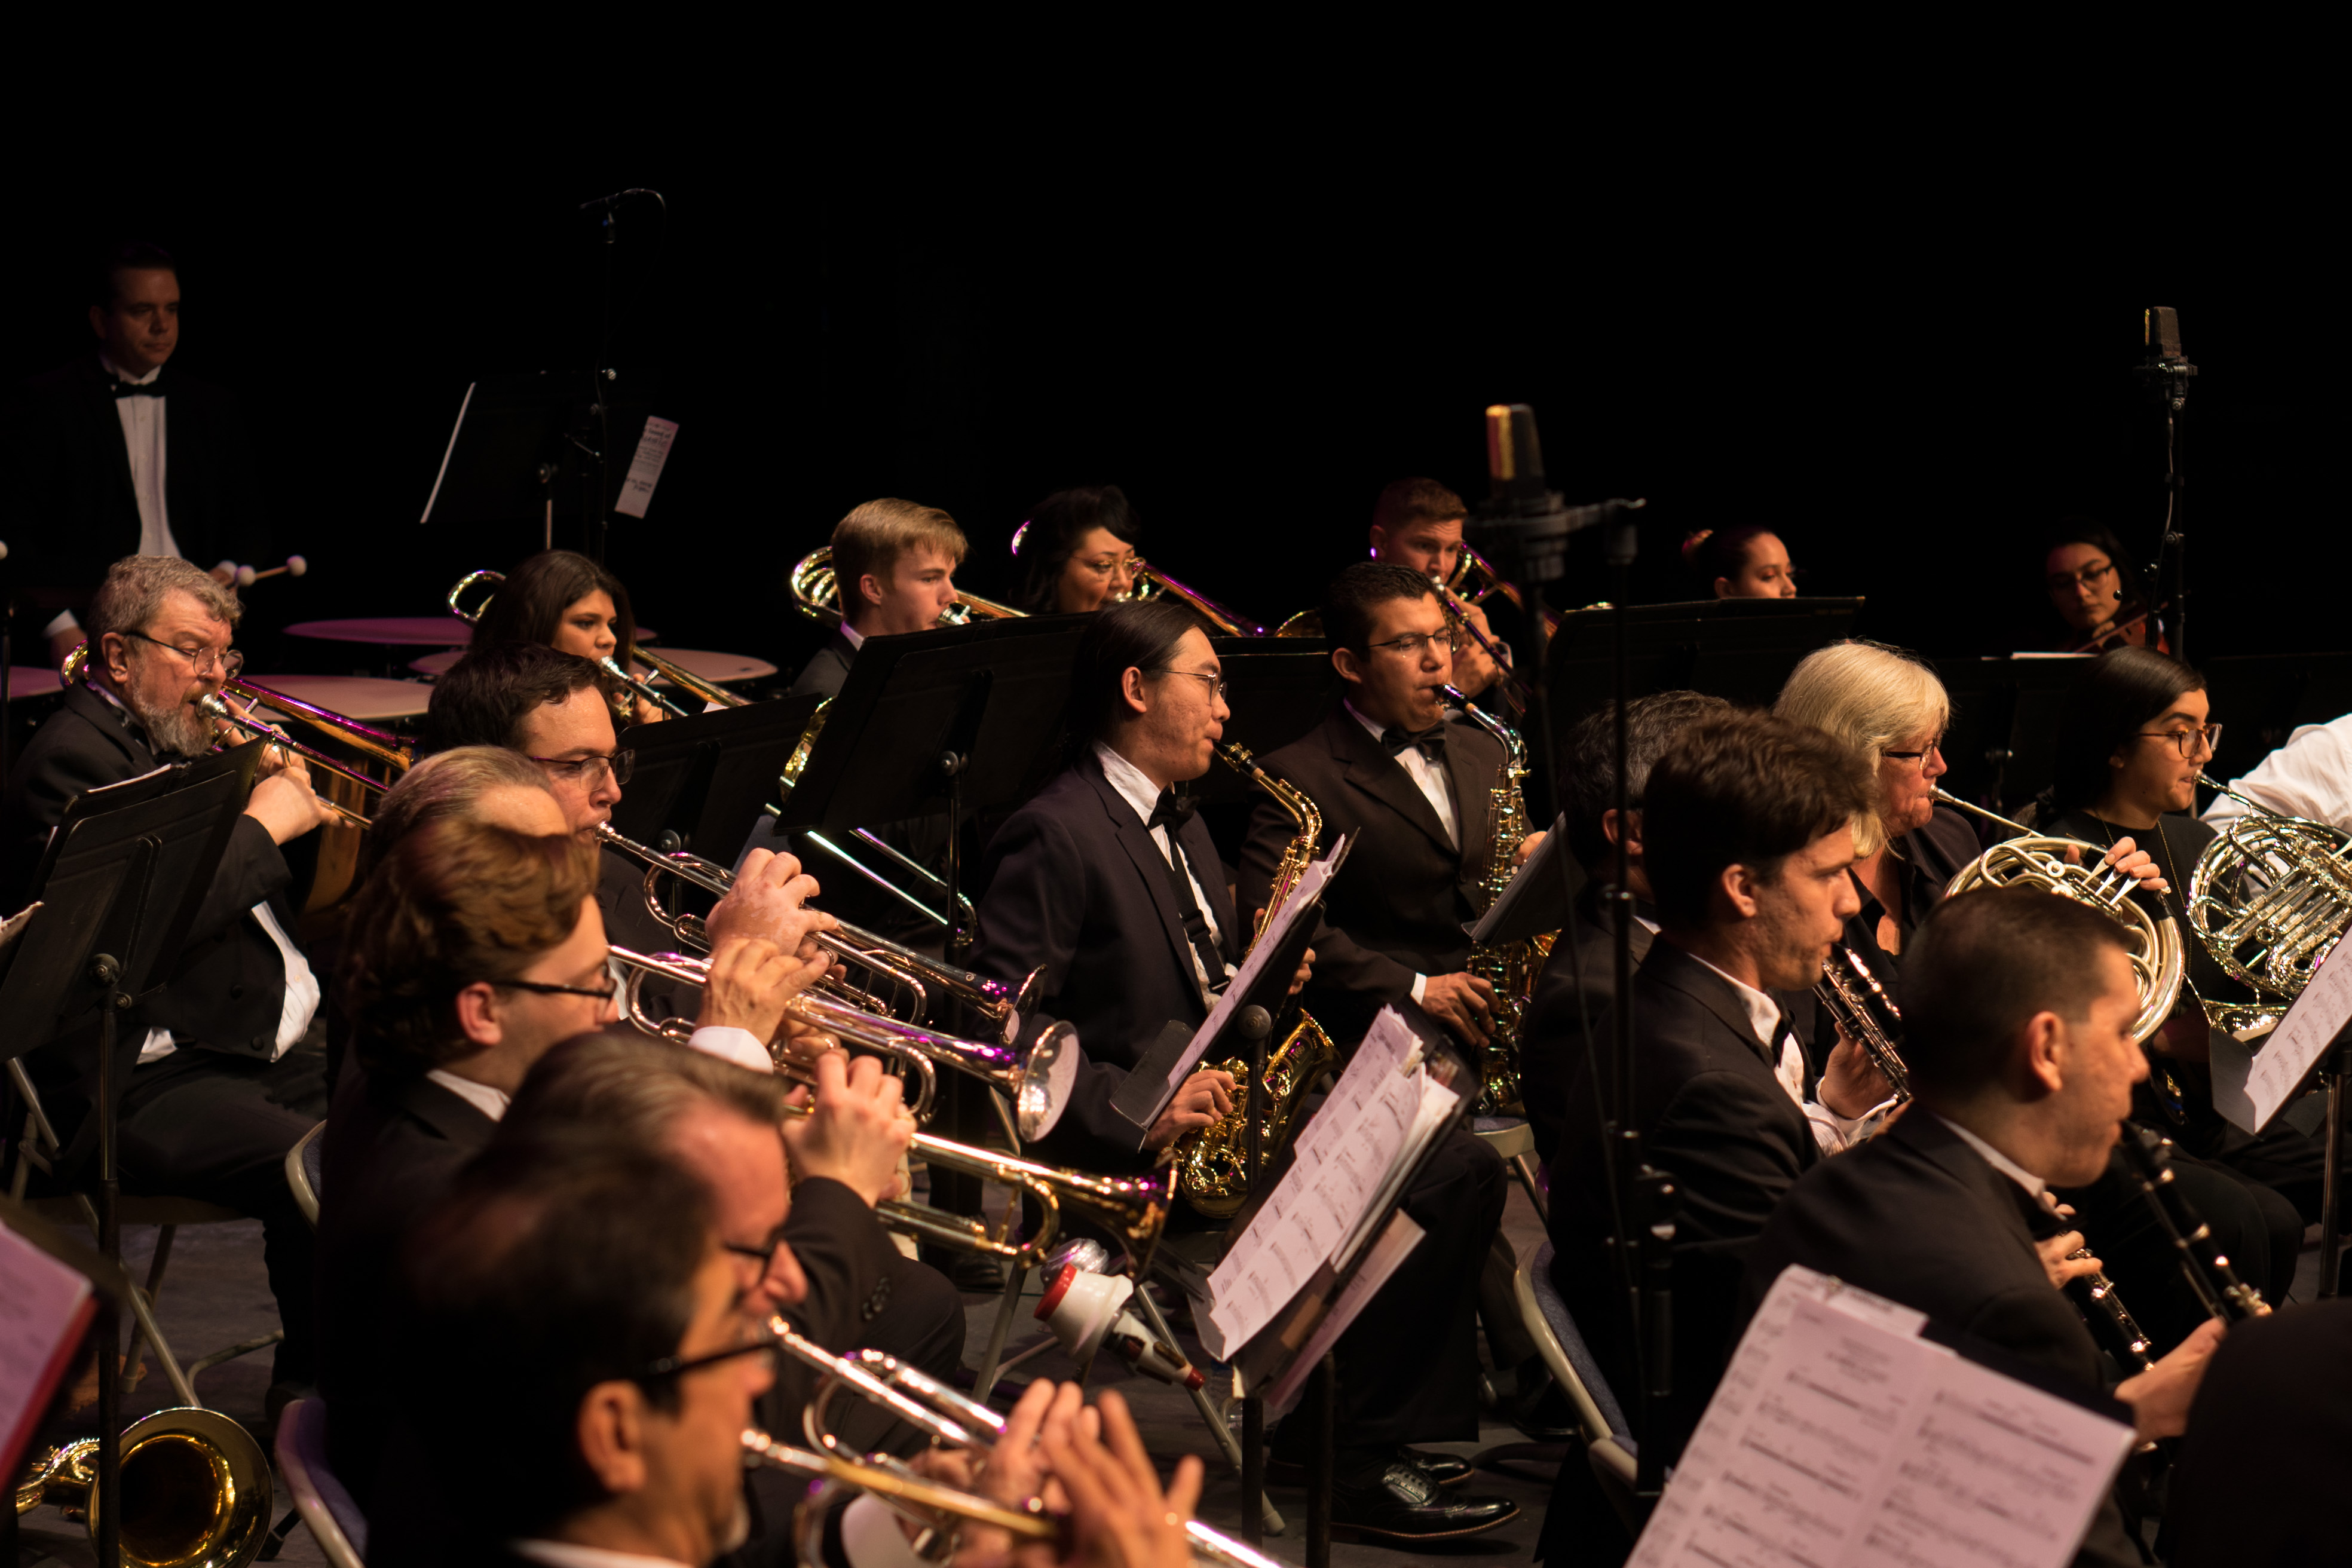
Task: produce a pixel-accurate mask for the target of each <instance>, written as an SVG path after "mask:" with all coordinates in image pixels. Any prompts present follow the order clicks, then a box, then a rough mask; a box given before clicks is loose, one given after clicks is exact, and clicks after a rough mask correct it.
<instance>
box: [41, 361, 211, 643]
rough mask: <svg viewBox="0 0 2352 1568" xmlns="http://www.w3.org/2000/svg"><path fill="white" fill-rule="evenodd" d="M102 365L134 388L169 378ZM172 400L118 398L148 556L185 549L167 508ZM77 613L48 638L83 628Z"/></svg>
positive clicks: (54, 625)
mask: <svg viewBox="0 0 2352 1568" xmlns="http://www.w3.org/2000/svg"><path fill="white" fill-rule="evenodd" d="M98 363H99V365H100V368H101V369H103V370H104V371H105V372H106V374H109V375H110V376H112V377H114V379H115V380H117V381H125V382H129V383H130V384H131V385H133V386H146V385H148V384H151V383H152V382H153V381H154V379H155V378H156V377H157V376H159V375H161V374H163V366H162V365H157V366H156V367H155V368H154V369H153V370H151V371H149V372H148V373H147V374H145V375H132V374H131V373H130V372H128V371H126V370H123V369H122V368H121V366H119V365H117V364H116V363H114V362H113V361H112V360H110V359H108V358H107V357H106V356H105V355H104V354H100V355H99V356H98ZM170 401H171V399H170V398H168V397H118V398H116V399H115V400H114V416H115V417H116V418H117V419H120V420H121V421H122V445H123V448H124V450H125V452H126V453H127V454H128V455H129V457H130V458H131V494H132V495H134V496H136V497H137V498H138V500H139V553H140V554H142V555H177V554H178V553H179V552H180V546H179V543H178V542H177V541H175V540H174V539H173V537H172V518H171V513H170V510H168V509H167V508H166V507H165V505H164V504H163V452H164V442H163V419H164V412H163V405H165V404H166V403H169V402H170ZM80 625H81V623H80V622H79V620H77V619H75V618H74V613H73V612H72V611H71V610H68V611H66V612H65V613H64V614H62V615H60V616H58V617H57V618H56V619H55V620H53V621H51V622H50V623H49V624H48V625H47V626H45V627H43V628H42V635H43V636H45V637H56V636H57V635H58V633H60V632H65V631H70V630H74V629H76V628H78V627H79V626H80Z"/></svg>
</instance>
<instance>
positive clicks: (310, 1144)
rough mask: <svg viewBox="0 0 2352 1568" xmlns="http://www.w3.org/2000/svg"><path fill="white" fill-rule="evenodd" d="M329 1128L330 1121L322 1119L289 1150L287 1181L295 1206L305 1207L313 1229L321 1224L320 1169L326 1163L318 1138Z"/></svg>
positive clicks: (305, 1215) (303, 1215)
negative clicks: (326, 1121) (327, 1122)
mask: <svg viewBox="0 0 2352 1568" xmlns="http://www.w3.org/2000/svg"><path fill="white" fill-rule="evenodd" d="M325 1131H327V1124H326V1123H325V1122H323V1121H321V1122H320V1123H319V1125H317V1126H316V1127H313V1128H311V1129H310V1131H308V1132H305V1133H303V1134H302V1136H301V1137H300V1138H299V1139H297V1140H295V1142H294V1147H292V1148H291V1149H289V1150H287V1151H286V1185H287V1186H288V1188H289V1189H290V1190H291V1191H292V1192H293V1194H294V1206H295V1207H297V1208H299V1209H300V1210H301V1211H302V1217H303V1218H304V1219H307V1220H309V1221H310V1228H311V1229H312V1230H316V1229H318V1228H319V1188H320V1173H321V1172H322V1171H323V1170H324V1169H325V1167H326V1163H327V1159H326V1156H325V1155H324V1154H323V1153H321V1152H320V1148H319V1139H320V1135H321V1134H322V1133H324V1132H325Z"/></svg>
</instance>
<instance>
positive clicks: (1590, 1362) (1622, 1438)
mask: <svg viewBox="0 0 2352 1568" xmlns="http://www.w3.org/2000/svg"><path fill="white" fill-rule="evenodd" d="M1551 1259H1552V1247H1551V1244H1550V1243H1549V1242H1546V1243H1545V1244H1544V1245H1543V1246H1542V1247H1538V1249H1537V1251H1536V1255H1535V1256H1534V1257H1533V1258H1528V1260H1527V1261H1526V1262H1525V1263H1522V1264H1520V1265H1519V1271H1518V1273H1517V1275H1516V1276H1514V1278H1513V1281H1512V1284H1513V1289H1514V1290H1515V1292H1516V1293H1517V1297H1518V1300H1519V1319H1520V1321H1521V1322H1522V1323H1524V1324H1525V1325H1526V1327H1527V1331H1528V1336H1529V1337H1530V1338H1532V1339H1533V1340H1534V1341H1535V1342H1536V1350H1537V1352H1538V1353H1539V1354H1540V1355H1541V1356H1542V1357H1543V1360H1544V1365H1545V1366H1547V1367H1548V1368H1549V1369H1550V1371H1551V1375H1552V1381H1553V1382H1554V1383H1557V1384H1559V1388H1560V1392H1561V1393H1563V1394H1566V1395H1567V1396H1568V1403H1569V1407H1570V1409H1571V1410H1572V1411H1574V1412H1575V1415H1576V1425H1577V1428H1578V1430H1579V1432H1580V1434H1581V1435H1582V1436H1583V1438H1584V1452H1585V1457H1586V1458H1587V1460H1588V1461H1589V1462H1590V1463H1591V1466H1592V1473H1593V1475H1594V1476H1595V1477H1597V1478H1598V1479H1600V1482H1601V1490H1602V1491H1603V1492H1605V1493H1607V1494H1608V1497H1609V1501H1610V1504H1611V1506H1612V1507H1613V1508H1615V1509H1616V1510H1617V1512H1618V1514H1619V1516H1620V1517H1621V1518H1622V1519H1623V1520H1624V1521H1625V1524H1626V1528H1627V1529H1628V1530H1631V1531H1634V1532H1635V1533H1636V1534H1638V1533H1639V1532H1640V1530H1641V1525H1640V1516H1639V1515H1638V1514H1637V1513H1636V1511H1635V1510H1634V1508H1633V1471H1634V1455H1635V1454H1636V1452H1637V1451H1638V1450H1637V1447H1636V1445H1635V1442H1634V1438H1633V1427H1632V1426H1630V1425H1629V1424H1628V1423H1627V1421H1626V1419H1625V1411H1624V1407H1623V1406H1622V1405H1619V1404H1618V1403H1617V1396H1616V1395H1615V1394H1612V1392H1610V1388H1609V1384H1608V1382H1607V1380H1606V1379H1604V1378H1603V1377H1602V1376H1601V1364H1600V1363H1598V1362H1597V1361H1595V1360H1594V1359H1593V1357H1592V1351H1591V1347H1590V1346H1588V1345H1587V1344H1586V1343H1585V1342H1584V1336H1583V1334H1582V1333H1580V1332H1579V1331H1578V1330H1577V1327H1576V1320H1575V1319H1574V1318H1572V1317H1570V1315H1569V1310H1568V1303H1567V1302H1565V1301H1563V1300H1560V1298H1559V1291H1558V1290H1556V1289H1553V1288H1552V1282H1551Z"/></svg>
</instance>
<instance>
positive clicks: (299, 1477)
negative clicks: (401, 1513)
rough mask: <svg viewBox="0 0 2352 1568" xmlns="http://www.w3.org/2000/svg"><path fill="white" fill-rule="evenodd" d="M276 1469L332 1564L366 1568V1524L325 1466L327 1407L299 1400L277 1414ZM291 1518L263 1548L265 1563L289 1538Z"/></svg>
mask: <svg viewBox="0 0 2352 1568" xmlns="http://www.w3.org/2000/svg"><path fill="white" fill-rule="evenodd" d="M278 1469H279V1470H281V1471H282V1472H284V1474H285V1477H286V1487H287V1489H288V1490H289V1491H291V1492H292V1493H293V1494H294V1513H295V1516H297V1517H299V1518H300V1520H301V1521H302V1522H303V1523H304V1524H307V1525H309V1526H310V1534H311V1537H312V1538H313V1539H314V1540H316V1541H317V1542H318V1543H319V1550H320V1551H321V1552H325V1553H326V1556H327V1561H328V1562H329V1563H332V1564H333V1565H334V1568H365V1559H366V1556H367V1539H368V1527H367V1520H366V1519H365V1518H363V1517H362V1515H361V1513H360V1510H359V1507H358V1505H357V1504H355V1503H353V1502H352V1494H351V1493H350V1492H348V1491H346V1490H344V1489H343V1483H342V1482H341V1481H340V1480H338V1479H335V1472H334V1471H333V1470H332V1469H331V1468H329V1466H328V1464H327V1406H326V1405H325V1404H324V1403H322V1402H321V1401H320V1400H316V1399H298V1400H296V1401H294V1403H292V1404H291V1405H288V1406H287V1407H286V1408H285V1410H284V1411H282V1412H280V1413H279V1415H278ZM292 1522H293V1519H291V1518H289V1520H288V1521H286V1523H284V1524H280V1525H279V1526H278V1529H277V1531H275V1532H273V1533H272V1534H271V1536H270V1538H269V1543H268V1545H267V1546H265V1547H264V1548H263V1549H262V1552H261V1556H262V1558H263V1560H264V1561H269V1560H273V1559H275V1558H276V1557H277V1555H278V1546H279V1545H280V1544H281V1543H283V1542H284V1541H285V1539H286V1531H287V1527H288V1525H290V1524H291V1523H292Z"/></svg>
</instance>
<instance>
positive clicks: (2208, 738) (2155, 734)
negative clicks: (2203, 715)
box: [2139, 724, 2221, 757]
mask: <svg viewBox="0 0 2352 1568" xmlns="http://www.w3.org/2000/svg"><path fill="white" fill-rule="evenodd" d="M2139 736H2140V739H2142V740H2144V741H2169V742H2172V743H2173V744H2174V745H2176V746H2178V747H2179V748H2180V754H2181V755H2182V756H2184V757H2193V756H2195V755H2196V754H2197V748H2196V746H2195V745H2193V744H2191V742H2199V741H2201V742H2204V745H2205V749H2206V750H2207V751H2209V752H2218V751H2220V750H2221V725H2219V724H2208V725H2206V726H2205V727H2204V728H2203V729H2201V730H2142V731H2139Z"/></svg>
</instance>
